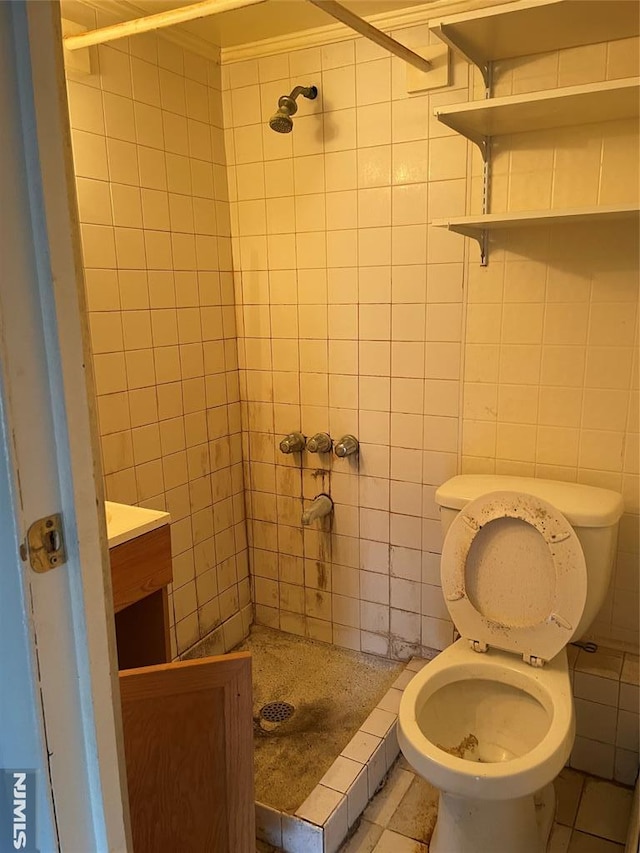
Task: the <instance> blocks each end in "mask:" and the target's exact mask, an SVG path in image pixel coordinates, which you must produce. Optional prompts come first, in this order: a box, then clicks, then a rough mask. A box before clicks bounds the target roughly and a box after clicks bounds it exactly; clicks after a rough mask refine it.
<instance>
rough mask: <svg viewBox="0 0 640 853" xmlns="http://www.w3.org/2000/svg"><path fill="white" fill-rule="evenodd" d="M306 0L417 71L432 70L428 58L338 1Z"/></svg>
mask: <svg viewBox="0 0 640 853" xmlns="http://www.w3.org/2000/svg"><path fill="white" fill-rule="evenodd" d="M308 2H309V3H311V5H312V6H316V7H317V8H318V9H322V11H323V12H326V13H327V15H331V17H332V18H335V19H336V20H337V21H340V23H341V24H346V25H347V26H348V27H350V28H351V29H352V30H355V31H356V32H357V33H360V35H361V36H364V37H365V38H368V39H369V41H372V42H375V44H377V45H378V46H379V47H382V48H384V49H385V50H388V51H389V53H393V55H394V56H397V57H399V58H400V59H403V60H404V61H405V62H408V63H409V65H413V66H414V68H417V69H418V70H419V71H425V72H426V71H431V70H432V68H433V66H432V64H431V63H430V62H429V60H428V59H425V58H424V57H422V56H420V54H418V53H415V52H414V51H413V50H410V49H409V48H408V47H406V46H405V45H403V44H400V42H399V41H396V40H395V39H393V38H391V36H388V35H387V34H386V33H383V32H382V30H379V29H378V28H377V27H374V26H373V25H372V24H370V23H369V22H368V21H365V20H363V19H362V18H361V17H360V16H359V15H356V14H355V13H354V12H352V11H351V10H350V9H347V8H346V7H345V6H342V5H341V4H340V3H336V2H335V0H308Z"/></svg>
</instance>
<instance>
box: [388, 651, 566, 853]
mask: <svg viewBox="0 0 640 853" xmlns="http://www.w3.org/2000/svg"><path fill="white" fill-rule="evenodd" d="M398 724H399V730H398V739H399V741H400V746H401V749H402V752H403V753H404V755H405V757H406V758H407V760H408V761H409V763H410V764H411V765H412V766H413V767H414V768H415V769H416V770H417V771H418V773H419V774H420V775H421V776H422V777H423V778H424V779H427V780H428V781H429V782H431V784H433V785H434V786H435V787H436V788H438V789H439V791H440V803H439V807H438V821H437V824H436V831H435V833H434V837H433V838H432V840H431V844H430V847H429V850H430V851H431V853H480V851H496V853H541V851H543V850H544V849H545V846H546V841H547V838H548V835H549V830H550V827H551V822H552V820H553V808H554V797H553V788H552V787H550V783H551V782H552V780H553V779H554V778H555V777H556V776H557V775H558V773H559V772H560V770H561V769H562V767H563V766H564V764H565V763H566V761H567V758H568V757H569V754H570V752H571V747H572V745H573V738H574V734H575V723H574V715H573V702H572V696H571V683H570V681H569V672H568V667H567V658H566V654H565V653H564V652H562V653H561V654H559V655H557V656H556V658H554V660H553V661H552V662H551V663H550V664H549V665H547V666H546V667H544V668H533V667H531V666H529V665H528V664H526V663H524V661H523V660H522V659H520V660H518V658H516V657H515V656H514V655H511V654H508V653H505V652H500V651H497V650H490V651H489V652H487V653H486V654H476V653H475V652H474V651H473V650H472V649H471V648H470V647H469V645H468V643H467V641H465V640H458V641H457V642H456V643H454V645H452V646H450V647H449V648H448V649H446V650H445V651H444V652H442V654H440V655H438V657H437V658H436V659H435V660H434V661H432V662H430V663H429V664H428V665H427V666H425V667H424V668H423V669H422V670H421V671H420V672H419V673H418V674H417V675H416V676H415V677H414V678H413V679H412V681H411V682H410V684H409V685H408V686H407V688H406V689H405V691H404V695H403V697H402V701H401V703H400V712H399V720H398ZM545 788H546V790H545V791H544V795H543V796H539V797H535V796H534V795H536V794H538V793H539V792H541V791H543V790H544V789H545Z"/></svg>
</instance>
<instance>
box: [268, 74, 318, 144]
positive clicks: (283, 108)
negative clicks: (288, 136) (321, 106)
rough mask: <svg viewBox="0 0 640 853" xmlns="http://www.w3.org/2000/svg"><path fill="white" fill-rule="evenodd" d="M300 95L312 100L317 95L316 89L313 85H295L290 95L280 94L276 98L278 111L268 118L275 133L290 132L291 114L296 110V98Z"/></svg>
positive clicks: (291, 125) (291, 124)
mask: <svg viewBox="0 0 640 853" xmlns="http://www.w3.org/2000/svg"><path fill="white" fill-rule="evenodd" d="M298 95H302V96H303V97H304V98H308V99H309V100H310V101H313V100H314V98H317V97H318V89H317V88H316V87H315V86H296V87H295V89H294V90H293V92H291V94H290V95H280V97H279V98H278V111H277V112H276V113H274V114H273V115H272V116H271V118H270V119H269V127H270V128H271V130H275V132H276V133H291V131H292V130H293V119H292V118H291V116H292V115H295V114H296V113H297V112H298V105H297V104H296V98H297V97H298Z"/></svg>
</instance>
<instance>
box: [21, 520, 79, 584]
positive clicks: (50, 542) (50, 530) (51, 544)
mask: <svg viewBox="0 0 640 853" xmlns="http://www.w3.org/2000/svg"><path fill="white" fill-rule="evenodd" d="M27 551H28V556H29V563H30V565H31V568H32V569H33V571H34V572H38V573H40V574H42V573H43V572H49V571H51V569H56V568H57V567H58V566H61V565H62V564H63V563H66V562H67V553H66V551H65V547H64V532H63V527H62V516H61V515H60V513H56V514H55V515H47V516H45V518H39V519H38V520H37V521H34V522H33V524H32V525H31V527H30V528H29V530H28V531H27V541H26V543H25V544H23V545H21V547H20V556H21V557H22V559H23V560H26V559H27V553H26V552H27Z"/></svg>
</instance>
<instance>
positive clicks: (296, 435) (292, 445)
mask: <svg viewBox="0 0 640 853" xmlns="http://www.w3.org/2000/svg"><path fill="white" fill-rule="evenodd" d="M306 441H307V440H306V438H305V437H304V436H303V435H302V433H300V432H290V433H289V435H285V437H284V438H283V439H282V441H281V442H280V452H281V453H298V452H299V451H301V450H304V446H305V444H306Z"/></svg>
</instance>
